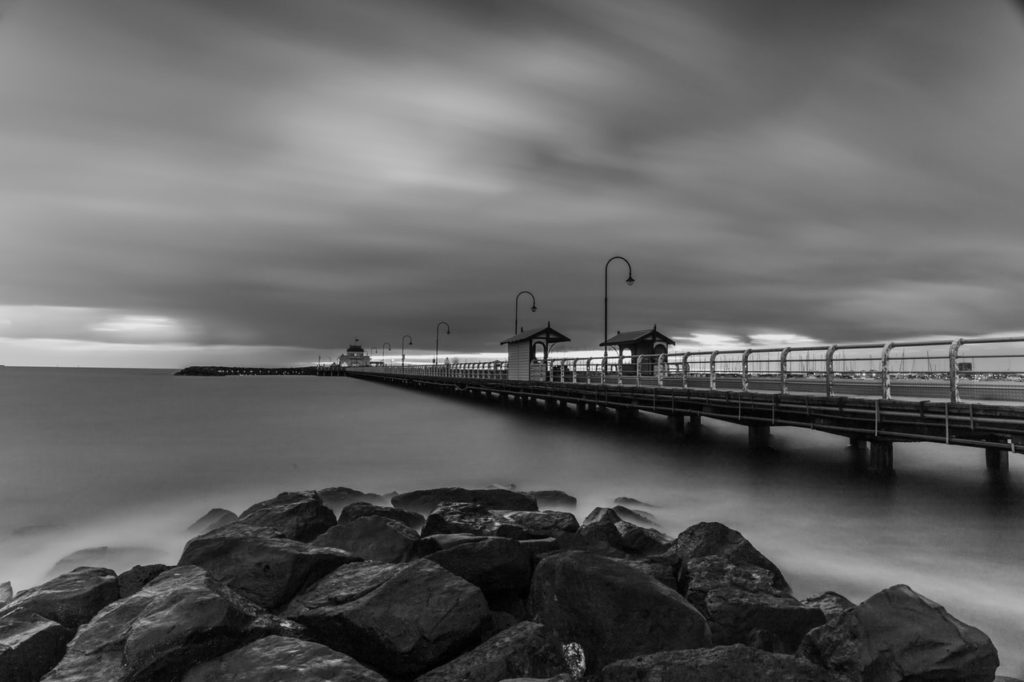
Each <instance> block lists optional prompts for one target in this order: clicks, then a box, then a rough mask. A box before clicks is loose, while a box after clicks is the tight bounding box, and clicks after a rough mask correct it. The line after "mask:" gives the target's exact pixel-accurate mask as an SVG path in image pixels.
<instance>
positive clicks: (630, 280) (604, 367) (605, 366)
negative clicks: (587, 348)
mask: <svg viewBox="0 0 1024 682" xmlns="http://www.w3.org/2000/svg"><path fill="white" fill-rule="evenodd" d="M613 260H620V261H622V262H623V263H625V264H626V267H627V268H629V274H628V275H627V276H626V285H627V286H633V283H634V282H635V281H636V280H635V279H633V266H632V265H630V263H629V261H628V260H626V259H625V258H623V257H622V256H612V257H611V258H609V259H608V262H607V263H605V264H604V345H603V346H602V347H603V348H604V359H603V360H602V362H601V372H602V373H604V374H607V373H608V266H609V265H611V264H612V261H613Z"/></svg>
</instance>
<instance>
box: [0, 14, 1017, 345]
mask: <svg viewBox="0 0 1024 682" xmlns="http://www.w3.org/2000/svg"><path fill="white" fill-rule="evenodd" d="M0 10H2V11H3V13H2V14H0V110H2V111H3V112H4V117H3V119H2V122H0V238H2V239H3V242H4V248H2V249H0V272H2V273H3V287H2V289H0V324H2V326H0V335H2V336H6V337H8V338H39V337H42V338H53V339H65V340H68V341H74V340H76V339H78V340H84V341H89V342H119V343H123V344H142V343H149V344H158V343H164V344H179V345H180V344H190V346H191V347H193V348H195V349H201V348H202V347H207V346H208V347H210V348H211V351H210V352H211V353H213V352H214V351H213V348H214V347H215V346H223V347H227V346H230V347H252V348H253V349H257V348H258V349H262V350H260V351H259V352H260V353H263V354H264V355H262V356H261V357H266V356H267V354H268V353H271V351H270V350H268V349H272V348H280V349H282V350H281V351H280V352H281V353H282V361H288V360H292V359H296V357H295V356H300V357H301V358H302V359H307V358H308V356H309V355H310V354H312V353H313V352H314V351H324V352H330V351H332V350H333V349H336V348H338V347H339V346H343V345H345V343H347V341H348V340H349V339H350V338H351V337H354V336H359V337H360V338H362V339H364V340H365V341H366V342H367V343H370V344H375V345H378V346H379V345H380V344H382V343H383V342H384V341H388V342H390V343H391V344H392V345H393V346H397V345H398V341H399V339H400V338H401V336H402V335H403V334H412V335H413V336H414V338H416V339H417V347H419V348H423V347H426V346H427V345H429V344H428V343H427V342H428V341H432V338H430V337H432V335H433V334H434V332H435V325H436V324H437V322H438V320H441V319H444V320H446V321H448V322H450V323H451V326H452V330H453V333H452V334H451V335H450V336H447V337H444V339H443V341H444V342H445V344H447V346H448V350H449V351H451V352H452V353H468V352H473V351H482V350H488V351H493V350H498V349H499V348H498V346H497V343H498V341H500V340H501V339H502V338H504V337H505V336H506V335H507V334H508V333H509V332H510V329H509V328H510V326H511V325H512V317H513V315H514V310H513V300H514V296H515V293H516V292H517V291H519V290H521V289H524V288H528V289H530V290H531V291H533V292H534V293H535V294H536V295H537V299H538V305H539V310H538V312H537V313H526V312H524V313H523V316H522V317H523V321H524V324H525V323H528V322H531V321H532V322H536V323H543V322H546V321H548V320H550V321H551V322H552V324H554V325H555V326H556V327H558V328H559V329H560V330H562V331H565V332H566V333H567V334H568V335H569V336H570V337H572V338H573V345H574V346H576V347H578V348H593V347H594V346H595V345H596V343H597V342H598V341H599V340H600V334H601V318H600V314H601V298H602V293H603V266H604V263H605V261H606V260H607V259H608V257H610V256H611V255H614V254H621V255H624V256H627V257H628V258H629V259H630V261H631V262H632V264H633V267H634V274H635V276H636V278H637V285H636V286H635V287H632V288H627V287H625V286H623V284H622V281H621V280H622V279H623V277H624V275H623V273H621V272H618V269H617V268H618V266H619V265H621V264H617V265H616V266H614V268H615V269H613V270H612V278H611V280H610V297H611V303H610V317H611V319H610V322H609V326H610V327H611V328H612V329H630V328H639V327H643V326H647V325H650V324H653V323H657V324H658V326H659V329H662V330H664V331H666V332H668V333H672V334H677V335H680V336H686V335H689V334H692V333H695V332H714V333H721V334H727V335H731V336H734V337H736V338H737V339H745V338H747V337H749V336H750V335H754V334H759V333H772V332H775V333H793V334H800V335H804V336H807V337H811V338H817V339H824V340H831V341H854V340H864V339H878V338H891V337H901V336H921V335H932V334H957V335H960V334H965V335H970V334H980V333H987V332H999V331H1010V330H1013V329H1017V328H1019V327H1020V325H1019V323H1018V322H1017V319H1018V317H1019V316H1018V315H1017V314H1016V307H1015V303H1016V299H1017V298H1018V297H1019V285H1018V284H1017V273H1018V271H1019V263H1020V261H1021V258H1022V256H1024V243H1022V241H1021V240H1020V237H1019V225H1020V224H1021V217H1022V215H1021V214H1022V209H1021V208H1020V202H1019V197H1020V196H1021V192H1022V190H1024V186H1022V185H1024V157H1022V156H1021V154H1020V150H1021V149H1024V128H1022V127H1021V126H1020V124H1019V121H1020V120H1022V116H1024V87H1022V86H1024V74H1022V72H1021V71H1020V69H1019V64H1020V63H1021V59H1022V58H1024V22H1021V21H1020V17H1019V15H1018V12H1017V8H1015V6H1014V4H1012V3H1009V2H1006V3H1001V2H995V1H993V2H979V3H963V2H958V1H956V0H903V1H900V2H890V1H885V2H883V1H881V0H877V1H870V2H845V1H840V0H831V1H829V2H821V1H820V0H799V1H794V2H787V3H762V2H755V1H754V0H688V1H687V2H667V1H665V0H642V1H638V2H636V3H632V2H631V3H628V4H627V3H622V2H619V1H618V0H558V1H555V0H544V1H538V2H531V3H521V2H512V1H510V0H444V1H441V0H434V1H432V2H429V3H425V2H419V1H416V2H413V1H412V0H380V1H375V2H372V3H369V2H356V1H354V0H348V1H338V0H296V1H290V2H283V1H280V0H251V1H250V2H246V3H238V2H229V1H228V0H183V1H181V2H176V3H145V2H143V3H139V2H130V1H129V0H88V1H87V2H78V1H75V0H53V1H51V2H46V3H18V4H13V5H12V4H0ZM979 36H983V37H984V39H979ZM523 310H524V311H525V308H523ZM2 311H6V312H2ZM4 320H6V322H4ZM190 352H193V351H190ZM196 352H198V351H196ZM285 356H287V357H285ZM168 357H174V358H178V357H180V354H178V355H173V356H171V355H168ZM9 362H10V363H14V362H15V361H14V360H10V361H9Z"/></svg>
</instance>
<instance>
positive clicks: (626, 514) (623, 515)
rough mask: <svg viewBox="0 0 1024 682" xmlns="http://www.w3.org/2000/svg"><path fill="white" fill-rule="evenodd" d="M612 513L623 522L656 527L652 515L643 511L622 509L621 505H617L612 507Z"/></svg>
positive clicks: (656, 521)
mask: <svg viewBox="0 0 1024 682" xmlns="http://www.w3.org/2000/svg"><path fill="white" fill-rule="evenodd" d="M612 511H613V512H615V513H616V514H618V515H619V518H620V519H622V520H623V521H629V522H630V523H639V524H641V525H646V526H657V525H658V520H657V519H656V518H654V514H650V513H648V512H645V511H640V510H638V509H630V508H629V507H624V506H622V505H621V504H617V505H615V506H614V507H612Z"/></svg>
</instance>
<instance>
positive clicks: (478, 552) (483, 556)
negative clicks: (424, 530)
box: [426, 537, 533, 594]
mask: <svg viewBox="0 0 1024 682" xmlns="http://www.w3.org/2000/svg"><path fill="white" fill-rule="evenodd" d="M426 558H427V560H429V561H433V562H434V563H436V564H438V565H440V566H443V567H444V568H445V569H447V570H448V571H450V572H451V573H454V574H455V575H457V576H459V577H460V578H462V579H463V580H467V581H469V582H471V583H473V584H474V585H476V586H477V587H479V588H480V589H481V590H483V592H484V593H485V594H491V593H496V592H512V593H516V594H524V593H525V592H526V591H527V590H528V589H529V587H530V578H531V576H532V572H533V565H532V562H531V561H530V553H529V552H528V551H527V550H526V549H524V548H523V547H522V546H521V545H520V544H519V543H518V542H516V541H515V540H509V539H508V538H499V537H480V538H475V539H474V541H473V542H464V543H460V544H457V545H455V546H454V547H449V548H447V549H443V550H441V551H439V552H434V553H433V554H429V555H427V557H426Z"/></svg>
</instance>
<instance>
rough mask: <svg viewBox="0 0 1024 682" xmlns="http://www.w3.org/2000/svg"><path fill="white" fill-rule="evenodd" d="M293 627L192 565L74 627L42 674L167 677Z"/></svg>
mask: <svg viewBox="0 0 1024 682" xmlns="http://www.w3.org/2000/svg"><path fill="white" fill-rule="evenodd" d="M300 631H301V629H300V628H299V627H298V626H297V625H295V624H293V623H292V624H290V623H288V622H287V621H283V620H281V619H276V618H274V617H273V616H270V615H269V614H267V613H266V612H264V611H262V610H261V609H259V607H257V606H256V605H255V604H253V603H252V602H250V601H248V600H247V599H245V598H243V597H241V596H239V595H238V594H236V593H234V592H233V591H231V590H230V589H228V588H226V587H224V586H223V585H221V584H220V583H219V582H217V581H216V580H213V579H212V578H211V577H210V576H209V575H208V574H207V573H206V571H204V570H203V569H201V568H199V567H197V566H179V567H177V568H172V569H170V570H168V571H165V572H164V573H162V574H161V575H160V576H159V577H157V578H156V579H154V580H153V581H152V582H150V583H149V584H148V585H146V586H145V587H144V588H142V589H141V590H139V591H138V592H136V593H135V594H134V595H132V596H130V597H128V598H127V599H122V600H120V601H117V602H114V603H113V604H110V605H109V606H108V607H106V608H105V609H103V610H102V611H101V612H100V613H98V614H97V615H96V617H95V618H94V619H93V620H92V621H90V622H89V623H87V624H86V625H84V626H82V628H81V629H80V630H79V631H78V634H77V635H75V638H74V639H72V640H71V643H70V644H69V645H68V651H67V654H66V655H65V656H64V658H63V659H62V660H61V662H60V663H59V664H58V665H57V667H56V668H54V669H53V670H52V671H50V674H49V675H47V676H46V680H52V681H54V682H56V681H58V680H59V681H60V682H94V681H98V680H103V682H127V681H128V680H131V681H133V682H134V681H136V680H173V679H179V678H180V677H181V675H182V674H183V673H184V672H185V671H186V670H188V669H189V668H191V667H193V666H194V665H196V664H197V663H200V662H202V661H206V660H209V659H211V658H214V657H216V656H220V655H221V654H224V653H226V652H228V651H230V650H232V649H234V648H236V647H238V646H241V645H243V644H247V643H248V642H251V641H253V640H255V639H258V638H260V637H264V636H266V635H268V634H286V633H291V634H298V633H300Z"/></svg>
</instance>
